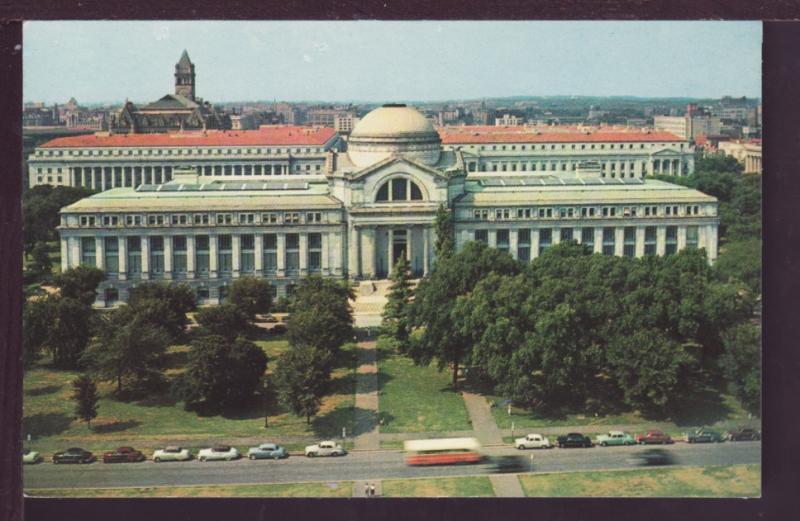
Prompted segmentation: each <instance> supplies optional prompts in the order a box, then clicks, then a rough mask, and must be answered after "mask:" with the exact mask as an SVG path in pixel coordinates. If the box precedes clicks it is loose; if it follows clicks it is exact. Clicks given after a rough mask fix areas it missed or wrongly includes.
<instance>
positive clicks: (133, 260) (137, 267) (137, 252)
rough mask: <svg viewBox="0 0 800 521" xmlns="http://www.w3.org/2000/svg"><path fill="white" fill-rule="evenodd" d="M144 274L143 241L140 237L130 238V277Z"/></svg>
mask: <svg viewBox="0 0 800 521" xmlns="http://www.w3.org/2000/svg"><path fill="white" fill-rule="evenodd" d="M141 272H142V241H141V239H140V238H139V237H128V275H138V274H140V273H141Z"/></svg>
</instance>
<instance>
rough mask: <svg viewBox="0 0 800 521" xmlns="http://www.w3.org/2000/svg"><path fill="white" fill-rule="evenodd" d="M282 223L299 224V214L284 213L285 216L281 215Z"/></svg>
mask: <svg viewBox="0 0 800 521" xmlns="http://www.w3.org/2000/svg"><path fill="white" fill-rule="evenodd" d="M283 222H284V224H299V223H300V214H299V213H285V214H283Z"/></svg>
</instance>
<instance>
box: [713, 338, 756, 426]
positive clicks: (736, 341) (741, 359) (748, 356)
mask: <svg viewBox="0 0 800 521" xmlns="http://www.w3.org/2000/svg"><path fill="white" fill-rule="evenodd" d="M722 338H723V342H724V344H725V352H724V353H723V355H722V356H721V357H720V367H721V368H722V372H723V374H724V375H725V377H726V379H727V380H728V382H730V384H731V386H732V387H733V390H734V393H735V394H736V397H737V398H738V399H739V401H740V402H741V404H742V406H743V407H745V408H746V409H747V410H748V411H750V412H751V413H753V414H757V415H760V414H761V331H760V329H759V327H758V326H756V325H754V324H751V323H749V322H744V323H741V324H738V325H736V326H733V327H732V328H730V329H728V330H727V331H725V332H724V333H723V335H722Z"/></svg>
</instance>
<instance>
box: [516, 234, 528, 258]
mask: <svg viewBox="0 0 800 521" xmlns="http://www.w3.org/2000/svg"><path fill="white" fill-rule="evenodd" d="M517 259H519V260H521V261H522V262H528V261H530V260H531V231H530V230H519V231H518V232H517Z"/></svg>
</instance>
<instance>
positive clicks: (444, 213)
mask: <svg viewBox="0 0 800 521" xmlns="http://www.w3.org/2000/svg"><path fill="white" fill-rule="evenodd" d="M434 226H435V229H436V241H435V242H434V244H433V252H434V254H435V255H436V258H437V259H441V258H444V257H449V256H450V255H452V254H453V253H455V250H456V244H455V237H454V234H455V231H454V229H453V212H451V211H450V210H448V209H447V207H446V206H445V205H444V203H442V204H440V205H439V208H438V209H437V210H436V224H435V225H434Z"/></svg>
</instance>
